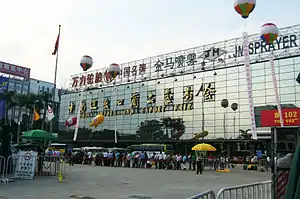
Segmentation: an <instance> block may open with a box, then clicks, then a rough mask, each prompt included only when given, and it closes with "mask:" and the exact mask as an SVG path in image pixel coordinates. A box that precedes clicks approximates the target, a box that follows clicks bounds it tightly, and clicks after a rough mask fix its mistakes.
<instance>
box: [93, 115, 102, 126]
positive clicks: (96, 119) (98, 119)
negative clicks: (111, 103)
mask: <svg viewBox="0 0 300 199" xmlns="http://www.w3.org/2000/svg"><path fill="white" fill-rule="evenodd" d="M103 121H104V116H103V115H101V114H99V115H97V116H96V117H94V119H93V120H92V123H91V124H90V126H91V127H92V126H94V127H95V128H97V126H98V125H99V124H102V122H103Z"/></svg>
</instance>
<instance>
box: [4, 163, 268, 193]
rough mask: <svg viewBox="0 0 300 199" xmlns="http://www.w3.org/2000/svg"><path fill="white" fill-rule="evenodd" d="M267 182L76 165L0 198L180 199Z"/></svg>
mask: <svg viewBox="0 0 300 199" xmlns="http://www.w3.org/2000/svg"><path fill="white" fill-rule="evenodd" d="M270 179H271V174H270V172H258V171H242V170H241V169H239V168H235V169H233V170H232V171H231V172H230V173H216V172H214V171H204V173H203V175H196V174H195V173H194V172H193V171H175V170H157V169H136V168H111V167H95V166H83V165H76V166H74V167H69V171H68V174H67V175H66V179H65V180H64V181H63V182H62V183H59V182H58V179H57V178H56V177H46V176H45V177H37V178H36V179H35V180H16V181H15V182H12V183H10V184H0V199H20V198H22V199H70V198H78V199H79V198H81V199H134V198H136V199H139V198H144V199H147V198H148V199H184V198H187V197H190V196H192V195H195V194H197V193H199V192H203V191H207V190H214V191H218V190H219V189H221V188H224V187H228V186H235V185H241V184H247V183H254V182H260V181H266V180H270Z"/></svg>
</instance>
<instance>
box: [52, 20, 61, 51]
mask: <svg viewBox="0 0 300 199" xmlns="http://www.w3.org/2000/svg"><path fill="white" fill-rule="evenodd" d="M59 37H60V25H59V31H58V35H57V39H56V42H55V46H54V51H53V53H52V55H56V53H57V51H58V46H59Z"/></svg>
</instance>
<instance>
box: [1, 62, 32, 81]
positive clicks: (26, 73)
mask: <svg viewBox="0 0 300 199" xmlns="http://www.w3.org/2000/svg"><path fill="white" fill-rule="evenodd" d="M0 73H5V74H8V75H15V76H19V77H24V78H26V79H29V78H30V68H25V67H22V66H16V65H13V64H8V63H5V62H0Z"/></svg>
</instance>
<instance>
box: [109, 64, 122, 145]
mask: <svg viewBox="0 0 300 199" xmlns="http://www.w3.org/2000/svg"><path fill="white" fill-rule="evenodd" d="M120 71H121V69H120V66H119V64H116V63H112V64H111V65H110V66H109V68H108V72H109V73H110V76H111V77H112V78H113V79H114V82H113V85H114V91H113V92H114V94H115V101H114V104H115V112H117V91H116V77H117V76H118V75H119V74H120ZM114 130H115V131H114V132H115V133H114V138H115V144H117V143H118V135H117V115H116V118H115V129H114Z"/></svg>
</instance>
